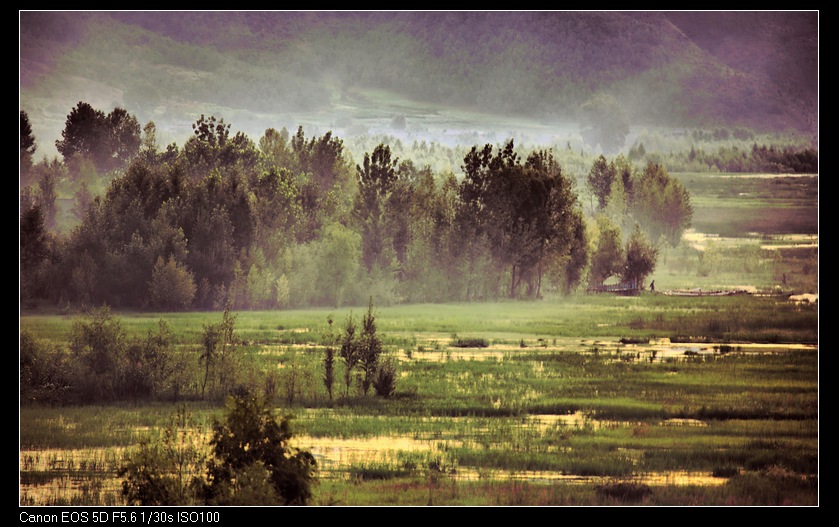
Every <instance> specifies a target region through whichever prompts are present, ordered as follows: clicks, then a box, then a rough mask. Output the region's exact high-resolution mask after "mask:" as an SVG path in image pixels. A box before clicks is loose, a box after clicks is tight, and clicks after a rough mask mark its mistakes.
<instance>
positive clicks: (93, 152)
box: [55, 101, 140, 171]
mask: <svg viewBox="0 0 839 527" xmlns="http://www.w3.org/2000/svg"><path fill="white" fill-rule="evenodd" d="M61 137H62V139H61V140H60V141H56V142H55V146H56V148H57V149H58V151H59V152H60V153H61V155H62V156H63V157H64V160H65V162H67V161H70V160H73V159H76V158H80V157H87V158H89V159H90V160H92V161H93V163H94V165H95V166H96V169H97V170H99V171H108V170H112V169H115V168H119V167H121V166H125V164H127V163H128V162H129V161H131V159H133V158H134V157H135V156H136V155H137V154H138V153H139V150H140V124H139V123H138V122H137V118H136V117H134V116H133V115H130V114H129V113H128V112H127V111H126V110H124V109H122V108H114V110H113V111H111V113H109V114H108V115H105V113H104V112H102V111H101V110H96V109H94V108H93V107H92V106H91V105H90V104H88V103H86V102H83V101H80V102H79V103H78V104H77V105H76V106H75V107H74V108H73V109H72V110H70V113H69V114H68V115H67V120H66V121H65V123H64V130H62V132H61Z"/></svg>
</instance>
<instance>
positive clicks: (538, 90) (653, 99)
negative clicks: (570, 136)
mask: <svg viewBox="0 0 839 527" xmlns="http://www.w3.org/2000/svg"><path fill="white" fill-rule="evenodd" d="M20 41H21V42H20V81H21V87H20V90H21V102H22V106H23V109H26V110H27V112H29V114H30V118H31V119H32V121H33V129H35V132H36V137H37V136H38V134H39V133H40V134H41V135H42V136H44V135H46V136H49V134H50V133H52V134H53V135H54V134H55V133H56V132H60V130H61V129H62V128H63V121H64V118H65V117H66V114H67V113H68V112H69V110H70V108H71V107H72V106H74V105H75V104H76V102H78V101H80V100H84V101H85V102H89V103H91V104H93V105H94V106H95V107H101V108H103V109H105V110H109V109H111V108H112V107H113V106H117V105H118V106H122V107H125V108H126V109H128V110H129V111H130V112H132V113H135V114H136V115H138V118H140V119H141V120H148V119H154V120H155V121H156V122H157V123H158V126H161V124H163V128H164V129H165V130H167V131H168V132H169V133H170V134H171V135H172V136H173V137H179V138H180V137H183V136H184V135H185V134H188V133H189V124H190V123H191V122H193V121H194V120H195V117H197V116H198V115H200V114H201V113H214V112H220V113H224V115H225V117H226V118H227V119H226V120H227V121H228V122H233V123H235V124H234V126H237V125H238V124H239V123H240V122H248V123H253V126H254V127H256V128H255V129H256V130H258V129H259V128H258V127H259V126H263V125H265V124H266V123H273V124H268V126H277V123H276V120H277V119H278V118H281V119H284V120H295V121H301V122H302V121H305V120H309V121H312V122H323V123H324V126H329V125H333V124H335V123H340V122H341V120H342V119H344V120H346V121H349V120H352V119H356V118H358V116H359V115H360V114H361V112H359V111H356V112H355V113H353V111H352V110H353V108H357V107H359V105H361V106H363V107H364V110H365V111H366V112H368V113H369V112H376V111H378V112H380V115H377V118H380V119H384V118H387V117H392V116H393V115H395V114H398V113H399V112H400V111H406V110H405V109H404V108H403V109H400V105H401V106H405V107H407V106H410V105H413V104H421V105H427V106H426V107H427V108H428V109H429V111H448V110H462V111H474V112H481V113H483V114H485V115H490V116H492V115H497V116H499V117H501V116H507V117H509V116H516V117H520V118H529V119H536V120H538V121H539V122H543V123H566V124H570V123H574V124H576V122H577V120H578V111H579V108H580V106H581V105H582V104H583V103H584V102H585V101H587V100H588V99H589V98H591V97H592V96H593V95H594V94H596V93H599V92H605V93H608V94H610V95H613V96H614V97H615V98H616V99H617V100H618V101H620V103H621V104H622V106H623V108H624V109H625V111H626V113H627V115H628V117H629V119H630V122H631V123H632V124H633V125H661V126H671V127H693V126H706V127H714V126H746V127H750V128H754V129H756V130H761V131H797V132H804V133H816V128H817V116H818V12H760V13H736V12H708V13H703V12H623V11H620V12H609V11H601V12H598V11H583V12H576V11H569V12H563V11H556V12H554V11H550V12H495V11H490V12H469V11H456V12H110V13H109V12H92V13H86V12H26V11H23V12H21V13H20ZM342 112H343V113H342ZM272 119H273V121H272ZM290 124H291V125H292V126H296V124H297V123H296V122H292V123H290ZM50 129H51V130H53V132H48V131H47V130H50ZM263 129H264V128H263ZM179 140H180V139H179Z"/></svg>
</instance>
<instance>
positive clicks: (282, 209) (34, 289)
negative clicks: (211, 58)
mask: <svg viewBox="0 0 839 527" xmlns="http://www.w3.org/2000/svg"><path fill="white" fill-rule="evenodd" d="M192 130H193V134H192V136H191V137H190V138H189V139H188V140H187V141H185V142H184V143H183V144H182V145H178V144H176V143H172V144H170V145H166V146H165V147H164V146H161V145H158V144H157V140H156V129H155V125H154V123H153V122H149V123H147V124H146V125H145V126H144V127H143V128H142V131H141V127H140V126H139V124H138V123H137V121H136V118H134V117H133V116H130V115H128V114H127V113H126V112H124V111H122V110H120V109H115V110H114V111H112V112H111V113H109V114H105V113H104V112H101V111H98V110H95V109H93V108H91V107H90V105H88V104H87V103H83V102H80V103H79V104H78V105H77V106H76V107H75V108H73V110H72V111H71V112H70V114H69V115H68V116H67V121H66V123H65V129H64V131H63V132H62V140H60V141H58V142H57V143H56V146H57V147H58V148H59V151H60V152H62V155H63V162H60V161H58V160H57V159H55V160H53V161H52V162H47V161H46V160H45V161H44V162H43V163H41V164H38V165H33V164H32V163H31V157H32V155H34V151H35V142H34V138H32V137H31V128H29V127H28V120H27V118H26V115H25V112H21V156H22V165H21V171H22V173H23V172H24V171H26V172H27V174H28V177H29V180H30V181H32V184H30V185H28V186H26V187H24V188H23V189H22V191H21V211H20V229H21V231H20V251H21V256H20V257H21V300H22V301H23V302H24V303H28V302H34V301H50V302H54V303H59V304H62V305H65V304H68V303H69V304H73V305H101V304H107V305H110V306H114V307H133V308H142V309H156V310H182V309H196V308H198V309H221V308H222V307H223V306H228V305H229V306H231V307H232V308H235V309H269V308H286V307H302V306H313V305H328V306H339V305H349V304H361V303H364V302H365V301H366V300H367V299H368V298H369V297H371V296H372V297H374V298H375V301H376V302H377V303H378V304H389V303H398V302H435V301H464V300H465V301H471V300H485V299H498V298H504V297H506V298H538V297H540V296H541V295H542V294H543V292H544V291H546V290H553V291H561V292H565V293H569V292H572V291H574V290H575V289H576V288H578V287H580V286H581V285H583V284H584V283H585V282H586V281H588V282H591V281H592V280H595V281H599V282H602V281H603V280H605V279H607V278H609V277H610V276H614V275H617V274H621V272H620V270H617V271H615V272H612V273H609V272H607V271H608V270H603V269H600V270H595V268H594V267H593V265H594V257H595V256H596V255H597V254H598V251H600V252H603V250H602V249H601V247H600V246H601V245H602V244H606V242H605V241H603V240H604V239H605V238H606V237H607V236H606V235H604V234H603V233H604V232H605V230H606V229H604V227H603V225H604V224H603V220H595V219H594V218H593V217H592V216H591V214H590V213H589V214H586V213H585V212H584V202H583V199H581V197H580V189H578V188H577V187H576V180H575V178H573V177H571V176H569V175H568V174H567V173H565V172H564V171H563V170H562V168H561V167H560V164H559V162H558V161H557V160H556V159H555V158H554V155H553V153H552V152H551V151H550V150H533V151H530V152H526V153H521V152H519V151H517V150H516V148H515V145H514V144H513V141H512V140H510V141H508V142H507V143H505V144H503V145H498V146H493V145H489V144H487V145H484V146H483V147H479V146H474V147H472V149H471V150H469V151H468V153H467V154H466V155H465V156H464V158H463V161H462V165H461V169H462V176H460V177H456V176H455V175H454V174H453V173H451V172H448V173H434V172H433V171H432V170H431V168H430V167H428V166H423V167H420V166H416V165H415V164H414V163H413V162H412V161H411V160H409V159H398V158H397V157H396V156H395V155H394V154H393V152H392V150H391V148H390V146H389V145H387V144H379V145H377V146H376V147H375V148H374V149H373V150H372V152H368V153H366V154H365V155H364V158H363V160H362V161H361V162H360V163H357V164H356V163H353V161H352V160H351V156H350V155H349V154H348V153H347V151H346V149H345V147H344V144H343V141H342V140H341V139H339V138H337V137H334V136H333V135H332V134H331V132H327V133H326V134H323V135H322V136H316V137H307V136H306V135H305V133H304V131H303V128H302V127H300V128H298V130H297V131H296V133H294V134H291V133H289V132H288V131H287V130H286V129H282V130H280V131H277V130H276V129H273V128H269V129H268V130H266V131H265V133H264V135H263V136H262V137H261V138H260V139H259V140H258V142H256V143H255V142H253V141H252V140H251V139H250V138H248V137H247V136H246V135H245V134H243V133H242V132H238V133H235V134H233V133H232V132H231V125H230V124H228V123H225V122H224V120H223V119H217V118H216V117H215V116H204V115H202V116H201V117H200V118H199V119H197V120H196V122H194V123H193V124H192ZM24 153H26V155H27V157H26V159H28V160H29V161H30V163H29V164H27V165H24V163H23V161H24V159H23V158H24ZM604 164H605V165H604ZM604 166H605V168H604ZM91 171H92V172H93V173H99V174H106V180H107V181H108V183H107V186H106V187H105V188H104V190H103V191H102V192H101V193H99V194H96V195H94V193H92V192H90V191H89V190H88V183H89V182H91V181H93V180H92V179H91V178H90V177H89V176H87V175H86V174H89V173H91ZM591 171H592V172H591V174H590V175H589V178H588V179H587V185H586V187H587V188H586V190H588V192H589V193H590V194H591V195H592V196H595V197H596V199H597V208H596V210H595V211H594V212H596V213H598V214H604V213H607V212H608V214H607V216H609V217H610V218H611V221H612V223H615V224H616V226H618V227H621V228H622V231H621V235H620V236H619V238H620V240H619V242H620V243H619V245H621V246H622V247H623V248H624V252H626V249H627V248H628V244H629V242H630V241H631V239H632V240H635V242H634V243H635V244H636V245H638V244H639V243H640V244H641V246H643V247H647V246H649V247H652V248H653V249H654V248H655V247H656V246H659V245H660V244H661V243H662V241H666V242H668V243H671V244H673V243H677V242H678V239H679V238H680V237H681V232H682V231H683V230H684V228H686V227H687V226H688V225H689V223H690V217H691V213H692V209H691V208H690V203H689V198H690V197H689V195H688V194H687V193H686V192H685V191H684V189H683V188H682V187H681V186H680V185H678V180H676V179H674V178H671V177H670V176H669V174H668V173H667V171H666V170H665V169H664V167H663V166H661V165H657V164H653V163H650V164H648V165H647V166H646V167H645V168H644V169H643V170H639V169H637V168H636V167H634V166H633V165H632V163H631V162H630V161H627V160H626V159H625V158H623V157H622V156H619V157H618V158H616V159H615V160H613V161H611V162H608V160H606V158H605V157H603V156H601V157H600V158H598V159H597V160H595V162H594V165H593V166H592V169H591ZM618 176H619V177H618ZM22 178H23V176H22ZM62 182H69V183H70V185H69V186H70V188H76V191H75V192H74V196H73V200H72V202H73V210H74V212H75V213H76V214H77V216H78V217H79V218H80V222H79V224H78V225H77V226H76V227H75V228H74V229H73V230H72V231H71V232H69V233H66V234H57V233H55V232H54V224H55V216H56V207H57V206H56V185H57V184H59V183H62ZM636 224H637V226H638V227H637V229H636V228H635V225H636ZM630 233H631V235H630ZM613 241H614V240H613ZM610 243H611V242H610ZM648 253H649V254H652V255H653V256H654V255H655V254H654V251H653V252H652V253H650V252H649V251H648ZM613 264H614V262H613ZM624 264H626V262H625V259H623V260H621V264H620V266H619V267H621V266H624ZM653 265H654V264H653ZM621 268H622V267H621ZM649 271H651V269H649ZM641 274H643V272H642V273H641ZM639 278H643V276H639Z"/></svg>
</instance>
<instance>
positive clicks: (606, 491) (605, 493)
mask: <svg viewBox="0 0 839 527" xmlns="http://www.w3.org/2000/svg"><path fill="white" fill-rule="evenodd" d="M595 491H596V492H597V494H598V495H599V496H602V497H605V498H612V499H615V500H619V501H641V500H643V499H644V498H646V497H648V496H650V495H652V493H653V491H652V489H651V488H650V487H649V486H647V485H644V484H643V483H630V482H624V481H621V482H618V483H606V484H605V485H598V486H597V487H596V488H595Z"/></svg>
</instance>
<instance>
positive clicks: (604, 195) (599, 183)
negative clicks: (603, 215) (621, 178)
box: [586, 155, 616, 210]
mask: <svg viewBox="0 0 839 527" xmlns="http://www.w3.org/2000/svg"><path fill="white" fill-rule="evenodd" d="M615 176H616V170H615V165H614V164H613V163H611V164H610V163H609V162H608V161H606V158H605V157H604V156H602V155H601V156H599V157H598V158H597V159H595V160H594V163H592V165H591V170H589V173H588V177H587V178H586V185H587V186H588V188H589V190H591V193H592V194H594V196H595V197H597V205H598V209H599V210H603V209H604V208H605V207H606V202H607V201H608V200H609V194H610V193H611V192H612V183H613V182H614V181H615Z"/></svg>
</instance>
